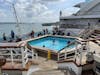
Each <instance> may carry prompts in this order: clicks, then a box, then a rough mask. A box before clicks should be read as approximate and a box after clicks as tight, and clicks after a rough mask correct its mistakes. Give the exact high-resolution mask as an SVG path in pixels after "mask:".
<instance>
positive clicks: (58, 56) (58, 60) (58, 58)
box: [58, 53, 60, 61]
mask: <svg viewBox="0 0 100 75" xmlns="http://www.w3.org/2000/svg"><path fill="white" fill-rule="evenodd" d="M59 55H60V53H58V61H59V60H60V58H59Z"/></svg>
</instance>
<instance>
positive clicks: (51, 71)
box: [31, 70, 64, 75]
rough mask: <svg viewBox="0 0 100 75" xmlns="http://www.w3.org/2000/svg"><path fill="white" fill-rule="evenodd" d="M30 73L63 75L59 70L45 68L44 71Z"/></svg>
mask: <svg viewBox="0 0 100 75" xmlns="http://www.w3.org/2000/svg"><path fill="white" fill-rule="evenodd" d="M31 75H64V72H61V71H60V70H45V71H37V72H34V73H33V74H31Z"/></svg>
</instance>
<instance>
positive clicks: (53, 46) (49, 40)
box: [28, 36, 75, 51]
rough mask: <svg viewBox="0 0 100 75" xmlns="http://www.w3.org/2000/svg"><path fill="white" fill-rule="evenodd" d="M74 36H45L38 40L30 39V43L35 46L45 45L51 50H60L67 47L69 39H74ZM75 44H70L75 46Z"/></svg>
mask: <svg viewBox="0 0 100 75" xmlns="http://www.w3.org/2000/svg"><path fill="white" fill-rule="evenodd" d="M74 40H75V39H74V38H61V37H51V36H49V37H44V38H40V39H37V40H32V41H29V42H28V44H29V45H31V46H35V47H43V46H45V48H48V49H50V50H56V51H59V50H61V49H63V48H65V47H66V46H67V45H68V41H70V42H72V41H74ZM74 46H75V45H71V46H69V47H70V48H73V47H74Z"/></svg>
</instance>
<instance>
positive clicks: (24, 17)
mask: <svg viewBox="0 0 100 75" xmlns="http://www.w3.org/2000/svg"><path fill="white" fill-rule="evenodd" d="M80 2H84V0H0V22H16V18H15V15H14V10H13V6H12V3H13V4H14V7H15V9H16V12H17V15H18V21H19V22H27V23H46V22H56V21H59V12H60V11H62V15H63V16H69V15H71V14H73V13H76V12H77V11H78V10H79V9H78V8H75V7H73V6H74V5H76V4H78V3H80Z"/></svg>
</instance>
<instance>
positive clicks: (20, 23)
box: [0, 22, 35, 24]
mask: <svg viewBox="0 0 100 75" xmlns="http://www.w3.org/2000/svg"><path fill="white" fill-rule="evenodd" d="M0 24H17V23H16V22H0ZM18 24H35V23H24V22H23V23H18Z"/></svg>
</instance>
